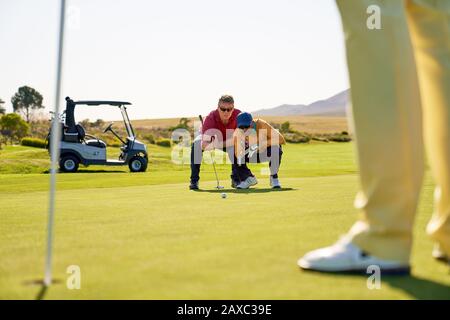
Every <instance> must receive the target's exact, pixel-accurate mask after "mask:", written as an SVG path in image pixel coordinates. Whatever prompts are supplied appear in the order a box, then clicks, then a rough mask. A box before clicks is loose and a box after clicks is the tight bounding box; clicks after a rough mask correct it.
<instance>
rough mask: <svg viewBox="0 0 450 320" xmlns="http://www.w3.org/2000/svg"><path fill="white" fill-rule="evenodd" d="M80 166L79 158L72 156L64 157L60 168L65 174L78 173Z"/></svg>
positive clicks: (60, 161)
mask: <svg viewBox="0 0 450 320" xmlns="http://www.w3.org/2000/svg"><path fill="white" fill-rule="evenodd" d="M79 164H80V161H79V160H78V159H77V157H75V156H72V155H67V156H63V157H61V160H59V168H60V169H61V171H63V172H77V170H78V165H79Z"/></svg>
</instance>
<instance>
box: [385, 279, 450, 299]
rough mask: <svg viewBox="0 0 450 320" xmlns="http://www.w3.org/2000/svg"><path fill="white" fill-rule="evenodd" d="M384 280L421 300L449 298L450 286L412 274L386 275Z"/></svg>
mask: <svg viewBox="0 0 450 320" xmlns="http://www.w3.org/2000/svg"><path fill="white" fill-rule="evenodd" d="M383 281H384V282H386V283H388V284H389V285H390V286H391V287H393V288H398V289H401V290H403V291H404V292H406V293H408V294H410V295H411V296H413V297H414V298H416V299H420V300H429V299H433V300H449V299H450V286H447V285H445V284H441V283H438V282H434V281H431V280H427V279H422V278H417V277H415V276H413V275H411V276H404V277H400V276H385V277H384V278H383Z"/></svg>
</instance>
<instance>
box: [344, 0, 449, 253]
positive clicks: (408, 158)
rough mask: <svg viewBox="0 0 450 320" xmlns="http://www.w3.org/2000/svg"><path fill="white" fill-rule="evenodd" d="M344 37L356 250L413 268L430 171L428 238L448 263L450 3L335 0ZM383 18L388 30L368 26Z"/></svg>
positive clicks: (352, 234) (446, 0) (438, 0)
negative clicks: (375, 15)
mask: <svg viewBox="0 0 450 320" xmlns="http://www.w3.org/2000/svg"><path fill="white" fill-rule="evenodd" d="M337 3H338V7H339V10H340V12H341V15H342V21H343V26H344V31H345V38H346V47H347V60H348V68H349V74H350V83H351V98H352V105H353V107H352V112H353V120H354V123H353V126H354V128H353V129H354V132H355V136H356V145H357V154H358V160H359V168H360V177H361V191H360V192H359V193H358V195H357V197H356V200H355V206H356V207H357V208H358V209H360V210H361V213H362V215H361V217H360V219H359V221H358V222H357V223H356V224H355V225H354V226H353V227H352V229H351V230H350V232H349V236H350V237H351V239H352V242H353V243H355V244H356V245H358V246H360V247H361V248H363V249H364V250H365V251H367V252H369V253H370V254H372V255H374V256H377V257H379V258H383V259H390V260H395V261H400V262H409V257H410V252H411V244H412V230H413V223H414V215H415V212H416V208H417V203H418V199H419V194H420V189H421V185H422V178H423V171H424V160H423V158H424V156H423V154H424V146H426V150H427V152H428V159H429V163H430V165H431V168H432V172H433V175H434V178H435V182H436V185H437V187H436V190H435V209H434V214H433V217H432V219H431V221H430V223H429V224H428V227H427V232H428V233H429V235H430V236H431V237H432V239H433V240H434V241H436V242H437V243H439V244H440V245H441V249H442V250H443V251H444V252H445V253H446V254H447V255H448V256H450V0H356V1H355V0H337ZM370 5H377V6H379V8H380V9H381V11H380V12H381V29H375V30H370V29H369V28H367V27H366V22H367V19H368V17H369V16H370V15H371V14H368V13H367V8H368V7H369V6H370Z"/></svg>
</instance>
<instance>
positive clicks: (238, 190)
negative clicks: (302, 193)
mask: <svg viewBox="0 0 450 320" xmlns="http://www.w3.org/2000/svg"><path fill="white" fill-rule="evenodd" d="M293 190H296V189H294V188H281V189H272V188H261V189H199V190H193V191H194V192H208V193H222V192H225V193H238V194H239V193H243V194H247V193H267V192H284V191H293Z"/></svg>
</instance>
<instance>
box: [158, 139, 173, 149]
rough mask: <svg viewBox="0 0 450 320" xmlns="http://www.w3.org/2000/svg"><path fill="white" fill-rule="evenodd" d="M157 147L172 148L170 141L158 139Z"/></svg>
mask: <svg viewBox="0 0 450 320" xmlns="http://www.w3.org/2000/svg"><path fill="white" fill-rule="evenodd" d="M156 145H158V146H161V147H170V145H171V144H170V139H158V140H156Z"/></svg>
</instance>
